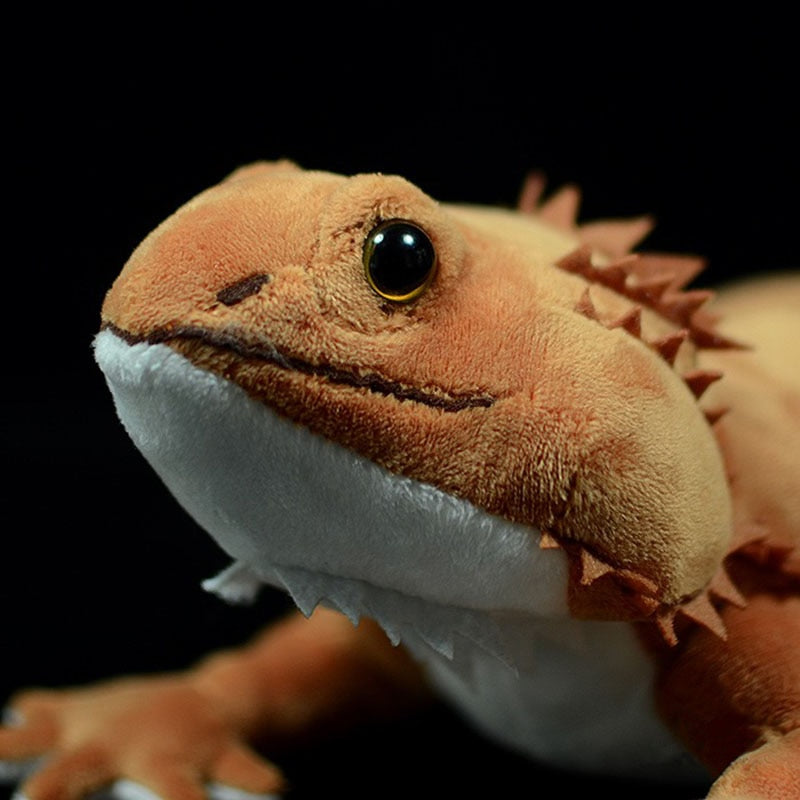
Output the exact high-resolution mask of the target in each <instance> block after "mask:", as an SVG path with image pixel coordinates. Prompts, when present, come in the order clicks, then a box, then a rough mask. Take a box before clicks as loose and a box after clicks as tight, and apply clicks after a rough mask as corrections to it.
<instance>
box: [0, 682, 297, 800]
mask: <svg viewBox="0 0 800 800" xmlns="http://www.w3.org/2000/svg"><path fill="white" fill-rule="evenodd" d="M13 708H14V712H13V714H12V717H11V718H12V719H13V720H14V721H16V722H17V723H18V724H17V725H16V726H15V727H6V728H2V729H0V760H2V761H0V763H2V764H4V765H5V766H4V767H3V769H2V772H0V774H2V776H3V777H5V778H6V779H7V780H9V781H24V783H23V784H22V786H21V787H20V793H21V794H22V795H24V797H25V798H26V800H84V799H89V798H90V799H91V800H154V798H161V799H162V800H211V799H212V798H213V799H214V800H253V799H254V798H259V800H260V799H261V798H268V797H274V796H275V795H276V793H278V792H280V791H282V789H283V778H282V776H281V773H280V772H279V770H278V769H277V768H276V767H275V766H273V765H272V764H271V763H269V762H267V761H264V760H262V759H260V758H259V756H257V755H256V754H255V753H254V752H252V751H251V750H250V749H249V748H248V747H247V745H246V744H245V743H244V741H243V740H242V739H241V738H240V735H241V734H240V731H239V730H238V728H237V727H236V725H235V724H234V723H233V722H232V721H231V720H230V719H229V718H228V716H227V715H226V714H225V713H224V711H222V710H220V709H219V708H218V707H217V706H216V705H215V703H214V701H213V698H209V697H208V696H206V695H204V694H203V693H202V692H201V691H199V690H198V689H197V688H196V687H195V686H194V685H193V683H192V682H191V680H189V679H184V678H182V677H180V676H176V677H166V678H151V679H131V680H125V681H119V682H115V683H111V684H107V685H100V686H97V687H92V688H90V689H81V690H72V691H64V692H29V693H25V694H23V695H22V696H20V697H19V698H18V699H17V700H16V702H15V703H14V705H13ZM20 720H22V724H19V722H20ZM234 787H235V788H234Z"/></svg>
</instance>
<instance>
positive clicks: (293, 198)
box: [98, 162, 731, 619]
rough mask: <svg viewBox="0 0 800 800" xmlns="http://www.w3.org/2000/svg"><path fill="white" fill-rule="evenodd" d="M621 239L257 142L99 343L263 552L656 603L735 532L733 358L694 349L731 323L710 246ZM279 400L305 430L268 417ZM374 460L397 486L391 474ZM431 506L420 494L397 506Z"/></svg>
mask: <svg viewBox="0 0 800 800" xmlns="http://www.w3.org/2000/svg"><path fill="white" fill-rule="evenodd" d="M550 216H552V213H551V215H550ZM587 230H588V229H587ZM609 230H611V228H609ZM592 233H593V236H594V238H598V237H599V238H600V239H603V236H601V235H600V233H599V229H593V230H592ZM584 238H590V237H588V235H587V237H584ZM605 238H606V240H607V241H608V242H609V247H608V248H606V251H605V252H603V250H602V249H597V248H594V252H593V253H591V252H590V251H589V250H588V249H586V248H585V247H583V248H582V249H581V241H580V238H579V236H578V235H577V234H576V232H575V231H574V230H563V229H561V228H560V227H559V226H557V225H552V224H551V223H550V222H549V221H548V215H547V214H544V215H542V216H536V215H533V214H522V213H516V212H510V211H509V212H506V211H499V210H489V209H482V208H469V207H457V206H445V205H440V204H438V203H436V202H435V201H433V200H432V199H431V198H429V197H428V196H426V195H425V194H424V193H423V192H422V191H420V190H419V189H418V188H416V187H415V186H413V185H411V184H410V183H408V182H407V181H405V180H403V179H401V178H399V177H393V176H382V175H359V176H355V177H352V178H345V177H341V176H336V175H330V174H326V173H319V172H305V171H302V170H300V169H298V168H296V167H295V166H293V165H291V164H287V163H283V162H281V163H276V164H257V165H253V166H251V167H248V168H244V169H242V170H240V171H238V172H236V173H234V174H233V175H232V176H230V177H229V178H228V179H227V180H225V181H224V182H222V183H221V184H220V185H218V186H216V187H214V188H212V189H210V190H208V191H206V192H204V193H203V194H201V195H199V196H198V197H196V198H194V199H193V200H191V201H190V202H189V203H187V204H186V205H185V206H184V207H183V208H181V209H180V210H179V211H178V212H177V213H176V214H174V215H173V216H172V217H170V218H169V219H168V220H167V221H165V222H164V223H163V224H162V225H161V226H160V227H159V228H158V229H156V230H155V231H154V232H153V233H152V234H151V235H150V236H149V237H148V238H147V239H146V240H145V241H144V242H143V243H142V245H141V246H140V247H139V248H138V249H137V250H136V252H135V253H134V254H133V256H132V257H131V259H130V261H129V262H128V264H127V265H126V266H125V268H124V270H123V271H122V273H121V275H120V276H119V278H118V279H117V281H116V282H115V284H114V286H113V288H112V289H111V291H110V292H109V293H108V296H107V298H106V301H105V304H104V307H103V312H102V316H103V326H104V332H103V334H101V339H100V340H99V343H98V358H99V359H100V362H101V365H102V366H103V368H104V370H105V371H106V374H107V376H108V378H109V382H110V384H111V386H112V389H113V390H114V391H115V394H116V396H117V401H118V406H120V413H121V415H122V416H123V420H124V421H125V422H126V425H128V428H129V430H131V431H132V434H133V435H134V438H136V439H137V443H138V444H139V446H140V447H141V448H142V450H143V451H144V452H145V455H147V456H148V458H150V459H151V461H152V462H153V464H154V466H156V468H157V469H158V470H159V472H160V473H161V474H162V475H163V476H164V479H165V480H166V481H167V483H168V484H169V485H170V487H171V488H172V489H173V491H174V492H175V493H176V495H177V496H178V498H179V499H180V500H181V502H182V503H183V504H184V505H185V506H186V507H187V508H188V509H189V510H190V512H191V513H193V514H194V515H195V517H196V518H198V520H199V521H200V522H201V524H203V525H204V526H205V527H206V528H208V529H209V531H210V532H211V533H212V534H214V535H215V536H216V537H217V538H218V539H219V540H220V541H221V542H222V543H223V546H225V547H226V548H227V549H228V550H229V551H231V552H232V553H233V555H235V556H236V557H237V558H239V559H240V560H243V561H245V562H248V561H249V563H250V564H251V565H253V566H254V567H255V568H256V571H259V570H260V571H261V574H264V573H265V572H266V571H268V569H271V568H273V567H274V568H275V569H283V570H284V571H286V570H292V569H295V570H312V571H314V572H316V573H319V574H323V573H324V574H326V575H345V576H346V577H348V578H350V579H353V580H357V581H361V582H362V583H363V584H365V585H378V584H382V585H383V586H384V587H385V588H387V589H388V590H390V591H393V592H401V593H406V594H414V593H417V594H418V595H419V594H423V593H426V592H427V594H428V595H429V596H434V597H435V598H436V599H437V602H449V603H458V604H469V602H470V600H469V597H470V591H474V592H475V596H476V597H478V598H480V599H479V600H475V601H474V604H477V605H481V604H484V605H490V604H491V603H495V604H500V605H503V604H510V603H517V604H518V605H520V606H524V605H525V603H526V601H525V599H524V596H525V595H526V593H527V594H529V595H530V596H531V597H533V596H536V597H538V598H539V599H538V600H536V602H534V601H531V604H532V605H537V604H538V606H537V608H538V609H539V610H540V611H541V610H542V609H545V611H544V613H550V611H551V610H552V609H554V608H556V607H560V606H561V605H563V604H568V605H569V608H570V611H571V613H572V614H573V615H578V616H585V617H597V618H608V619H643V618H648V617H653V616H655V615H659V614H664V613H669V609H672V608H676V607H678V606H680V605H681V604H686V603H687V601H691V600H693V599H694V598H696V597H698V596H701V595H702V594H703V592H704V591H705V589H706V587H707V586H708V585H709V582H710V581H711V580H712V578H713V576H714V575H715V573H717V571H718V569H719V567H720V563H721V560H722V558H723V556H724V554H725V553H726V550H727V548H728V545H729V538H730V528H731V511H730V498H729V492H728V486H727V482H726V478H725V474H724V469H723V463H722V460H721V457H720V453H719V450H718V447H717V444H716V441H715V439H714V436H713V434H712V432H711V429H710V427H709V424H708V421H707V419H706V416H705V415H704V413H703V411H702V409H701V408H700V406H699V405H698V402H697V397H696V395H698V394H699V393H700V391H701V390H702V388H704V386H705V385H707V384H708V383H709V382H710V381H711V380H713V379H714V377H715V376H714V375H710V374H705V373H699V372H696V371H694V357H695V352H696V349H697V347H698V346H708V345H709V344H710V345H714V344H718V343H719V342H715V341H714V334H713V332H712V331H711V330H710V329H709V328H708V326H707V325H706V324H705V321H704V320H703V319H701V317H699V316H698V315H697V313H696V311H697V307H698V306H699V304H700V303H701V302H702V300H703V299H704V297H698V296H697V293H694V294H693V293H686V292H682V291H681V289H680V286H681V284H682V282H683V281H685V280H686V278H687V274H684V275H681V274H680V273H681V270H682V269H683V267H685V264H684V263H683V262H681V261H679V260H675V261H672V262H670V263H668V264H667V265H666V266H667V269H666V270H665V268H664V264H662V263H660V262H659V261H658V259H650V260H647V259H644V260H638V261H637V260H633V259H623V260H622V261H621V262H619V261H618V262H616V263H610V261H612V260H613V259H611V257H612V256H615V255H619V253H614V252H613V251H614V249H615V248H614V247H613V246H611V243H612V240H613V237H611V236H607V237H605ZM684 272H685V270H684ZM667 273H668V274H667ZM111 339H113V340H114V341H113V343H112V342H111ZM168 384H169V387H168ZM137 386H138V387H139V388H136V387H137ZM142 387H145V388H142ZM234 395H235V397H236V398H237V399H236V400H233V399H231V398H232V397H233V396H234ZM158 397H161V398H162V399H161V400H158V399H153V398H158ZM239 398H241V401H240V399H239ZM245 400H246V403H245ZM151 401H152V402H153V403H155V405H154V406H152V407H148V408H149V410H143V409H144V406H145V405H147V403H150V402H151ZM177 409H179V411H178V410H177ZM173 412H174V413H175V415H176V416H179V417H180V419H179V420H175V421H173V422H170V423H169V424H167V417H168V416H169V415H170V414H171V413H173ZM267 414H268V415H269V416H270V419H272V418H273V417H275V418H277V419H278V420H279V423H278V424H279V425H281V426H284V427H282V428H281V430H282V431H284V433H282V434H281V436H284V435H285V437H286V438H287V441H288V440H289V439H291V443H290V444H288V445H286V448H287V449H286V450H282V449H280V448H281V447H282V445H280V446H279V444H277V443H276V440H275V439H270V440H269V441H267V440H266V439H264V440H261V439H260V438H259V437H261V436H262V433H260V432H259V431H261V427H260V426H261V425H262V422H263V418H264V415H267ZM148 415H150V416H148ZM232 417H235V418H236V419H237V420H238V422H237V424H236V425H235V426H233V427H234V428H235V430H233V428H231V425H232V422H231V418H232ZM226 418H227V419H226ZM270 424H271V423H270ZM171 426H172V427H171ZM175 426H179V427H181V430H182V432H181V433H180V435H179V437H178V438H180V439H181V443H180V445H179V446H177V450H176V451H175V452H174V453H172V454H169V450H170V447H172V446H173V445H171V444H170V436H171V435H172V434H171V433H170V431H174V429H175ZM248 432H250V433H248ZM251 434H252V436H251ZM295 434H297V436H302V437H307V438H303V439H302V440H300V439H297V440H295V439H294V438H292V437H294V436H295ZM263 435H264V436H268V435H270V436H271V435H272V434H266V433H264V434H263ZM312 442H313V444H312ZM320 442H324V443H325V444H320ZM328 443H332V444H333V445H334V446H335V448H336V452H337V453H343V454H345V455H343V456H342V457H341V458H342V459H344V461H346V463H347V466H346V467H344V466H342V464H343V463H344V462H343V461H342V460H335V459H334V460H333V461H326V458H327V456H325V455H324V454H323V453H322V450H324V451H325V452H328V451H327V450H326V449H325V448H326V447H327V446H328ZM315 448H321V449H320V450H318V449H315ZM297 450H304V451H305V452H306V453H309V452H313V453H315V455H314V463H313V464H310V463H309V462H308V459H306V460H302V459H301V460H300V461H295V460H294V459H296V458H299V456H297V454H296V453H295V451H297ZM336 458H337V459H339V456H338V455H337V456H336ZM315 464H316V466H315ZM321 464H324V466H320V465H321ZM193 465H194V466H193ZM367 465H368V466H367ZM373 467H377V469H378V470H379V473H380V475H382V476H383V477H384V478H385V479H386V481H388V483H387V485H391V486H392V487H393V488H392V490H391V492H390V493H388V494H387V493H386V492H387V491H388V490H385V489H378V488H376V486H377V484H375V483H374V482H371V481H372V478H370V479H369V480H367V479H366V478H363V476H364V475H366V474H367V473H369V475H372V474H373V473H372V472H371V471H370V470H372V469H373ZM262 470H264V471H265V474H266V472H269V473H270V475H271V477H269V478H265V480H266V483H263V482H262V483H259V480H260V479H256V478H254V477H253V475H254V474H255V473H259V472H260V471H262ZM292 470H295V471H304V472H303V474H296V475H294V476H292V475H290V474H289V473H291V472H292ZM276 472H277V473H279V474H278V476H277V477H276V475H275V473H276ZM333 473H338V474H333ZM343 476H345V477H344V478H343ZM359 476H361V477H359ZM342 480H343V481H344V484H342V483H341V481H342ZM376 480H377V479H376ZM381 480H383V478H382V479H381ZM337 481H339V482H337ZM398 481H399V483H398ZM237 482H238V484H237ZM289 483H290V484H291V487H290V486H289V485H288V484H289ZM220 484H225V485H226V486H227V488H225V489H224V490H221V489H218V488H216V487H218V486H219V485H220ZM237 485H238V486H239V487H240V488H237ZM381 485H383V484H381ZM348 487H349V488H348ZM354 487H356V488H354ZM398 487H400V488H398ZM370 491H375V492H383V493H382V494H377V495H375V496H373V497H368V498H365V497H363V496H362V495H364V493H366V492H370ZM254 495H258V496H254ZM304 498H305V499H304ZM451 502H452V503H456V506H457V507H458V509H460V510H458V514H457V516H458V515H461V516H458V520H455V521H454V519H452V518H451V517H448V516H447V514H448V513H449V512H447V513H445V512H443V511H442V508H443V507H444V506H446V505H447V504H448V503H451ZM404 504H405V505H404ZM411 505H413V506H414V507H415V508H417V511H415V512H414V513H419V519H418V518H417V517H414V516H413V514H412V515H411V517H413V518H409V520H408V521H407V522H399V521H397V520H400V519H401V518H402V517H403V514H406V513H410V512H407V506H411ZM312 506H313V507H314V508H315V509H316V510H315V511H314V514H313V515H311V516H308V513H310V512H308V507H312ZM362 506H363V508H362ZM375 506H380V508H379V509H377V510H376V508H375ZM456 506H454V508H455V507H456ZM434 507H435V508H434ZM245 508H246V509H247V510H246V511H244V510H243V509H245ZM268 508H271V509H272V511H269V510H268ZM404 509H405V510H404ZM419 509H422V510H419ZM465 509H468V510H465ZM454 513H455V512H454ZM259 514H263V519H261V520H260V518H259ZM437 514H443V516H441V517H436V519H437V522H436V523H435V525H434V526H433V528H432V529H431V531H430V532H428V533H425V534H424V535H423V534H421V533H419V531H420V530H421V529H422V528H421V527H420V526H423V527H424V525H425V524H427V523H426V522H425V521H424V520H425V519H429V518H430V517H431V516H436V515H437ZM361 515H365V517H362V516H361ZM370 515H371V516H370ZM464 515H466V516H470V515H472V516H471V517H470V519H471V520H472V522H471V523H470V524H473V523H474V525H475V526H477V527H476V530H477V529H478V528H480V531H481V533H480V534H479V533H476V532H475V531H472V532H469V531H468V530H467V529H468V527H469V526H468V525H467V524H466V523H465V522H464V521H463V520H464ZM364 518H366V519H368V522H365V521H364ZM312 525H313V526H315V528H316V529H314V530H309V529H308V528H309V526H312ZM404 525H405V526H406V527H403V526H404ZM398 526H399V527H398ZM459 526H461V527H459ZM481 526H482V527H481ZM493 526H494V527H493ZM445 528H447V529H446V530H445ZM279 529H281V530H279ZM284 529H285V530H284ZM398 530H400V531H401V532H404V533H400V534H398ZM469 530H472V529H469ZM282 531H283V532H282ZM285 531H289V533H286V532H285ZM465 531H466V532H465ZM512 531H513V533H512ZM492 536H494V537H496V538H498V539H500V540H504V539H505V544H498V543H497V542H492V541H490V540H491V538H492ZM422 538H424V541H425V544H424V546H421V545H420V547H421V548H422V549H415V548H417V544H418V540H421V539H422ZM509 543H510V544H509ZM501 551H502V552H501ZM259 559H260V561H258V560H259ZM257 561H258V563H260V564H261V566H260V567H259V566H258V565H257V564H256V562H257ZM514 561H516V563H513V562H514ZM535 564H538V565H539V566H535ZM545 574H546V575H549V576H551V578H552V579H547V580H545V579H544V578H543V575H545ZM553 576H557V577H553ZM565 576H566V577H565ZM562 578H563V579H564V583H563V584H562V583H560V581H561V580H562ZM504 581H507V582H508V586H507V587H505V588H504V586H503V582H504ZM298 591H299V590H298ZM547 592H558V593H559V597H558V598H555V599H553V600H552V602H550V605H549V606H548V602H546V601H545V600H544V599H543V596H544V595H545V594H547ZM520 596H522V597H523V599H520ZM514 597H516V598H517V599H516V600H513V599H512V598H514ZM547 609H550V611H548V610H547Z"/></svg>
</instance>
